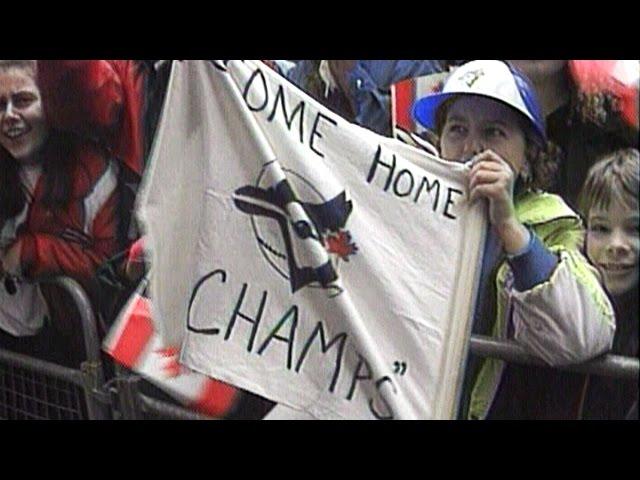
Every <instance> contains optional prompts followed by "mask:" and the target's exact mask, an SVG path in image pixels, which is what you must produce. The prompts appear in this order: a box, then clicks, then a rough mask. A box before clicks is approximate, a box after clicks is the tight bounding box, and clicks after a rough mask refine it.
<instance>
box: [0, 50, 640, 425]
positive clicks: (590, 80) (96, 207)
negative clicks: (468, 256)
mask: <svg viewBox="0 0 640 480" xmlns="http://www.w3.org/2000/svg"><path fill="white" fill-rule="evenodd" d="M265 63H266V64H267V65H269V66H270V67H271V68H272V69H274V70H276V71H277V72H278V73H280V74H281V75H282V76H283V77H285V78H287V79H288V80H289V81H291V82H292V83H294V84H295V85H297V86H298V87H299V88H301V89H302V90H304V91H305V92H306V93H308V94H309V95H311V96H312V97H314V98H315V99H316V100H318V101H319V102H321V103H322V104H323V105H325V106H326V107H327V108H329V109H331V110H332V111H334V112H335V113H337V114H339V115H341V116H343V117H344V118H346V119H347V120H349V121H351V122H353V123H357V124H359V125H361V126H363V127H366V128H368V129H371V130H373V131H375V132H376V133H378V134H380V135H386V136H393V135H395V134H396V128H395V125H394V124H393V120H392V119H393V118H394V115H393V112H392V110H393V103H392V93H391V92H392V88H393V85H394V84H396V83H397V82H400V81H402V80H406V79H411V78H416V77H421V76H427V75H437V74H442V73H446V74H447V79H446V81H445V82H444V84H443V85H442V87H441V88H439V89H438V91H437V92H433V93H431V94H429V95H426V96H424V97H422V98H420V99H418V100H417V101H416V102H415V105H414V106H413V109H412V114H413V116H414V118H415V120H416V122H417V123H418V124H419V125H421V126H422V127H424V128H425V129H426V130H427V135H423V137H425V138H427V139H429V140H430V141H432V142H433V143H434V145H430V146H429V147H430V148H429V149H430V151H436V152H438V153H439V155H440V156H441V157H442V158H443V159H445V160H448V161H452V162H465V163H466V164H467V165H468V167H469V194H470V198H471V200H472V201H475V200H480V199H484V200H486V201H487V202H488V206H489V208H488V212H489V223H490V230H489V234H488V236H487V241H486V246H485V252H484V256H483V265H482V272H481V280H480V291H479V301H478V305H477V308H476V313H475V316H474V321H473V333H476V334H482V335H491V336H494V337H497V338H501V339H512V340H515V341H516V342H518V343H519V344H520V345H522V346H523V347H524V348H525V349H526V350H527V351H528V352H530V353H531V354H533V355H535V356H536V357H538V358H541V359H542V360H544V362H545V363H547V364H548V365H550V366H560V365H567V364H572V363H580V362H584V361H587V360H589V359H592V358H595V357H597V356H598V355H601V354H604V353H607V352H611V353H615V354H618V355H624V356H628V357H636V358H637V357H638V324H639V318H638V313H637V307H638V305H637V304H638V262H639V251H640V233H639V229H638V224H639V221H640V212H639V207H638V195H639V193H638V192H639V174H640V159H639V154H638V148H639V146H638V132H639V126H638V75H637V72H638V69H639V65H638V62H620V61H613V60H600V61H584V60H583V61H581V60H499V61H498V60H475V61H466V60H294V61H285V60H266V61H265ZM170 67H171V62H170V61H157V60H144V61H122V60H120V61H107V60H90V61H89V60H87V61H53V60H47V61H36V60H0V280H1V283H0V348H3V349H9V350H13V351H17V352H20V353H24V354H28V355H32V356H36V357H38V358H42V359H45V360H49V361H53V362H56V363H60V364H63V365H68V366H77V365H78V363H79V362H80V361H81V360H82V358H84V350H83V349H84V346H83V344H82V341H81V339H80V340H79V331H78V329H79V327H80V326H79V323H78V320H77V316H78V314H77V312H75V311H74V307H73V304H72V303H71V302H69V299H66V298H65V296H64V295H63V294H62V293H61V292H60V290H59V289H57V288H56V287H55V286H52V285H51V284H48V283H47V282H46V281H45V280H47V279H49V278H51V277H56V276H68V277H71V278H73V279H75V280H76V281H77V282H79V283H80V285H82V287H83V288H84V289H85V290H86V292H87V293H88V295H89V297H90V298H91V301H92V302H93V305H94V307H95V309H96V312H97V314H98V318H99V327H100V328H99V330H100V333H101V334H102V335H105V334H106V333H107V331H108V329H109V327H110V326H111V325H112V324H113V322H114V320H115V318H116V316H117V314H118V311H119V309H120V308H121V307H122V306H123V304H124V302H125V301H126V299H127V297H128V295H130V294H131V293H132V291H133V289H134V288H135V286H136V285H137V282H138V281H139V280H140V279H141V278H142V275H143V274H144V272H145V268H146V267H148V266H145V264H144V255H143V253H142V252H143V239H141V238H140V235H139V233H138V228H137V225H136V222H135V216H134V214H133V206H134V200H135V195H136V191H137V187H138V185H139V183H140V180H141V178H142V175H143V172H144V165H145V160H146V158H147V156H148V153H149V150H150V145H151V143H152V140H153V136H154V132H155V128H156V125H157V123H158V120H159V116H160V111H161V105H162V101H163V98H164V95H165V94H166V89H167V85H168V78H169V72H170ZM462 391H463V395H462V398H461V402H460V411H459V418H465V419H581V418H584V419H625V418H634V419H637V418H638V413H637V402H638V382H637V380H636V381H635V382H634V381H621V380H618V379H612V378H607V377H602V376H596V375H582V374H575V373H565V372H561V371H559V370H557V369H552V368H543V367H535V366H522V365H516V364H506V363H505V362H503V361H500V360H496V359H481V358H477V357H474V356H473V355H470V358H469V359H468V362H467V366H466V370H465V380H464V385H463V390H462ZM272 405H273V404H272V403H271V402H268V401H266V400H265V399H261V398H259V397H256V396H254V395H251V394H249V393H244V394H243V395H239V396H238V404H237V405H235V407H234V408H233V409H232V410H230V411H229V414H228V415H227V417H228V418H261V416H263V415H264V414H265V413H266V412H267V411H268V410H269V409H270V408H271V406H272Z"/></svg>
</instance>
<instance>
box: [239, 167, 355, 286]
mask: <svg viewBox="0 0 640 480" xmlns="http://www.w3.org/2000/svg"><path fill="white" fill-rule="evenodd" d="M233 201H234V204H235V206H236V207H237V208H238V209H239V210H240V211H241V212H243V213H246V214H248V215H251V222H252V226H253V230H254V233H255V235H256V239H257V241H258V245H259V247H260V250H261V252H262V254H263V256H264V257H265V259H266V260H267V262H268V263H269V264H270V265H271V267H273V268H274V269H275V270H276V271H277V272H278V273H279V274H280V275H281V276H282V277H283V278H285V279H287V280H288V281H289V283H290V285H291V292H292V293H295V292H297V291H299V290H300V289H302V288H304V287H315V288H323V289H326V290H329V291H330V295H331V296H336V295H339V294H340V293H342V288H341V287H340V286H338V285H337V283H336V282H337V280H338V264H339V262H341V261H344V262H348V261H349V258H350V257H352V256H353V255H355V254H356V253H357V251H358V247H357V246H356V244H355V243H354V242H353V241H352V238H351V233H350V232H349V231H348V230H347V229H346V225H347V221H348V219H349V216H350V215H351V211H352V210H353V205H352V202H351V201H350V200H348V199H347V193H346V191H342V192H341V193H339V194H337V195H334V196H332V198H328V199H326V198H325V197H324V196H323V195H322V193H321V192H320V191H319V190H318V188H317V187H316V186H314V185H313V184H312V183H311V182H310V181H309V180H307V179H305V178H304V177H303V176H302V175H300V174H299V173H296V172H293V171H292V170H288V169H284V168H282V167H280V165H279V164H278V163H277V162H270V163H268V164H267V165H265V167H264V168H263V169H262V172H261V173H260V176H259V177H258V181H257V182H256V185H247V186H244V187H241V188H238V189H237V190H236V191H235V192H234V195H233Z"/></svg>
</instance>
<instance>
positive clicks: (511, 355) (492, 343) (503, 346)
mask: <svg viewBox="0 0 640 480" xmlns="http://www.w3.org/2000/svg"><path fill="white" fill-rule="evenodd" d="M470 349H471V353H473V354H475V355H477V356H479V357H485V358H495V359H498V360H504V361H506V362H509V363H519V364H521V365H535V366H541V367H547V368H554V369H556V370H562V371H567V372H575V373H585V374H591V375H601V376H605V377H614V378H619V379H623V380H634V379H635V380H638V376H639V375H640V360H638V359H637V358H631V357H622V356H619V355H611V354H607V355H602V356H600V357H598V358H595V359H593V360H591V361H588V362H585V363H578V364H572V365H564V366H562V367H550V366H549V365H548V364H546V363H545V362H544V361H543V360H541V359H539V358H538V357H535V356H533V355H531V354H529V353H527V352H526V351H525V350H524V349H523V348H522V347H521V346H520V345H518V344H517V343H516V342H514V341H504V340H496V339H494V338H490V337H483V336H479V335H472V336H471V345H470Z"/></svg>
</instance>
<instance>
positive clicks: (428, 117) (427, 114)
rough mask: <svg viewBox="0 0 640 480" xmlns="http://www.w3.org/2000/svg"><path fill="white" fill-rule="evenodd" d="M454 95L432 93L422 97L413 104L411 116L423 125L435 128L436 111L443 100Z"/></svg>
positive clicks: (431, 128)
mask: <svg viewBox="0 0 640 480" xmlns="http://www.w3.org/2000/svg"><path fill="white" fill-rule="evenodd" d="M454 95H456V94H455V93H434V94H433V95H429V96H427V97H423V98H421V99H420V100H418V101H417V102H416V103H415V104H414V105H413V118H414V119H415V120H416V121H417V122H418V123H419V124H420V125H422V126H423V127H425V128H428V129H430V130H435V127H436V112H437V111H438V108H440V105H442V103H443V102H445V101H446V100H448V99H450V98H451V97H453V96H454Z"/></svg>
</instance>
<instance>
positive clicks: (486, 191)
mask: <svg viewBox="0 0 640 480" xmlns="http://www.w3.org/2000/svg"><path fill="white" fill-rule="evenodd" d="M516 177H517V175H516V173H515V171H514V170H513V168H511V166H510V165H509V164H508V163H507V162H506V161H505V160H503V159H502V158H501V157H500V156H498V154H496V153H495V152H493V151H491V150H485V151H484V152H482V153H480V154H478V155H477V156H476V157H475V158H474V159H473V166H472V167H471V171H470V172H469V199H470V201H472V202H473V201H475V200H476V199H478V198H486V199H487V200H489V221H490V222H491V225H493V227H494V229H495V230H496V232H497V234H498V236H499V237H500V239H501V240H502V242H503V244H504V248H505V250H506V252H507V253H516V252H518V251H520V250H522V249H524V248H525V247H526V246H527V244H528V243H529V232H528V230H527V229H526V228H525V227H524V225H522V224H521V223H520V222H519V221H518V219H517V218H516V211H515V208H514V206H513V189H514V186H515V181H516Z"/></svg>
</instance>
